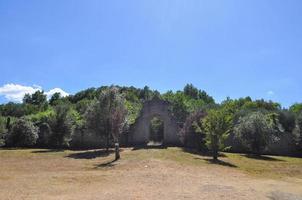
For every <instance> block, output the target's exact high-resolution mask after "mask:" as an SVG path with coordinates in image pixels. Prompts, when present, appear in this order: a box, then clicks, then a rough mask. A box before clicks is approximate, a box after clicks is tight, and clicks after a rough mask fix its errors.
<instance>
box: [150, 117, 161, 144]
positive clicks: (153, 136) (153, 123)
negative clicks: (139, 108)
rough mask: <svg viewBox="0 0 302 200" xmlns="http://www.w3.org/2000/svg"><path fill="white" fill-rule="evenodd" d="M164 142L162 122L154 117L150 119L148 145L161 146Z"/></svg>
mask: <svg viewBox="0 0 302 200" xmlns="http://www.w3.org/2000/svg"><path fill="white" fill-rule="evenodd" d="M163 141H164V121H163V120H162V119H161V118H160V117H158V116H154V117H152V118H151V119H150V125H149V142H148V145H162V144H163Z"/></svg>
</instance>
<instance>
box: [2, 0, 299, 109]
mask: <svg viewBox="0 0 302 200" xmlns="http://www.w3.org/2000/svg"><path fill="white" fill-rule="evenodd" d="M301 10H302V1H300V0H290V1H284V0H244V1H242V0H220V1H218V0H208V1H206V0H190V1H188V0H126V1H125V0H112V1H106V0H87V1H83V0H60V1H55V0H43V1H40V0H35V1H34V0H27V1H24V0H20V1H16V0H0V77H1V78H0V103H5V102H8V101H17V102H18V101H20V100H21V99H22V95H23V94H24V93H26V92H27V93H32V92H34V91H36V90H41V89H43V90H44V91H46V93H47V95H48V96H50V95H51V94H53V93H54V92H55V91H61V92H62V93H63V94H64V95H68V94H74V93H76V92H78V91H80V90H83V89H86V88H89V87H99V86H102V85H111V84H117V85H123V86H135V87H144V86H145V85H148V86H149V87H150V88H151V89H157V90H159V91H160V92H165V91H167V90H173V91H176V90H181V89H182V88H183V87H184V85H185V84H186V83H192V84H193V85H195V86H196V87H198V88H200V89H202V90H205V91H207V92H208V93H209V94H210V95H211V96H213V97H214V98H215V100H216V101H217V102H220V101H222V100H224V99H225V98H226V97H231V98H239V97H245V96H251V97H252V98H253V99H259V98H264V99H267V100H269V99H271V100H273V101H277V102H280V103H281V105H282V106H283V107H288V106H290V105H291V104H292V103H295V102H302V82H301V80H302V78H301V74H302V12H301Z"/></svg>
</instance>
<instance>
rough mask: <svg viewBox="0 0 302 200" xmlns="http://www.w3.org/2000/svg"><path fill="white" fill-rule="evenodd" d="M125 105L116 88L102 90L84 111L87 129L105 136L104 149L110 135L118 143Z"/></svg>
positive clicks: (124, 119)
mask: <svg viewBox="0 0 302 200" xmlns="http://www.w3.org/2000/svg"><path fill="white" fill-rule="evenodd" d="M125 117H126V107H125V100H124V98H123V96H122V95H121V94H120V93H119V90H118V88H116V87H110V88H108V89H106V90H103V91H102V92H101V94H100V96H99V99H98V100H94V101H93V102H92V103H91V105H90V106H89V107H88V109H87V111H86V113H85V121H86V126H87V128H88V129H90V130H92V131H94V132H95V133H96V134H100V135H101V136H103V137H105V138H106V149H107V151H108V149H109V142H110V137H113V139H114V142H115V143H118V138H119V134H120V133H121V127H123V125H124V124H125V121H126V118H125Z"/></svg>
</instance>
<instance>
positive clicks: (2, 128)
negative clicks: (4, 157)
mask: <svg viewBox="0 0 302 200" xmlns="http://www.w3.org/2000/svg"><path fill="white" fill-rule="evenodd" d="M6 121H7V120H6V119H5V118H4V117H2V116H1V115H0V147H1V146H4V145H5V135H6V133H7V127H6Z"/></svg>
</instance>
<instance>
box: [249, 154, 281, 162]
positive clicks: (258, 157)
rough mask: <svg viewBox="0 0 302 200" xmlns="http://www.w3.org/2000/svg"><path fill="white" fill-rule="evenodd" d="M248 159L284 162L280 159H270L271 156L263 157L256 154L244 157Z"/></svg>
mask: <svg viewBox="0 0 302 200" xmlns="http://www.w3.org/2000/svg"><path fill="white" fill-rule="evenodd" d="M244 156H245V157H247V158H251V159H255V160H265V161H283V162H284V160H281V159H278V158H274V157H270V156H263V155H254V154H245V155H244Z"/></svg>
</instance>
